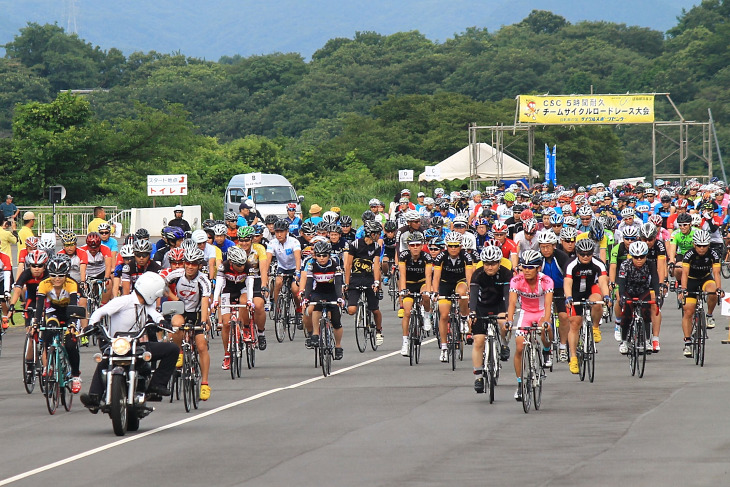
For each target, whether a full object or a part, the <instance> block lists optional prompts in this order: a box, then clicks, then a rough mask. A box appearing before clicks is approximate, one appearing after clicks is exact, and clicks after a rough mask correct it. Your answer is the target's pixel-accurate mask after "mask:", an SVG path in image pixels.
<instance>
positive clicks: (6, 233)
mask: <svg viewBox="0 0 730 487" xmlns="http://www.w3.org/2000/svg"><path fill="white" fill-rule="evenodd" d="M16 228H17V227H16V224H15V220H5V221H3V224H2V228H0V252H2V253H3V254H7V255H8V256H10V255H13V254H12V248H11V245H15V244H16V243H18V232H17V230H16Z"/></svg>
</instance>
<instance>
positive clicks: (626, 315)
mask: <svg viewBox="0 0 730 487" xmlns="http://www.w3.org/2000/svg"><path fill="white" fill-rule="evenodd" d="M650 225H651V224H650ZM648 254H649V246H648V245H646V242H633V243H632V244H631V245H630V246H629V255H630V256H631V259H627V260H625V261H624V262H623V263H622V264H621V268H620V269H619V273H618V294H619V296H620V300H619V302H620V307H621V310H622V313H621V314H622V319H621V344H620V345H619V348H618V350H619V352H620V353H622V354H626V353H628V345H627V343H626V338H627V336H628V333H629V325H630V323H631V312H632V310H631V308H632V306H633V305H632V304H631V298H638V299H640V300H642V301H649V300H653V299H655V298H656V296H657V293H658V292H659V283H660V281H659V275H658V274H657V269H656V264H655V263H654V262H652V261H649V260H648V259H647V255H648ZM651 309H652V306H651V305H648V304H645V305H642V306H641V311H642V315H643V317H644V328H645V333H646V335H645V336H646V337H647V338H646V344H644V343H639V344H638V349H639V351H642V352H643V351H644V350H646V351H647V352H648V351H651V350H652V341H651V338H650V337H651V330H650V324H651V322H652V320H651V317H650V314H651ZM645 345H646V348H645Z"/></svg>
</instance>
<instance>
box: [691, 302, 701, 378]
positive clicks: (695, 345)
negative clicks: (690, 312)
mask: <svg viewBox="0 0 730 487" xmlns="http://www.w3.org/2000/svg"><path fill="white" fill-rule="evenodd" d="M701 314H702V310H701V309H697V310H695V314H694V316H693V317H692V358H693V359H694V361H695V365H699V363H700V340H699V329H700V315H701Z"/></svg>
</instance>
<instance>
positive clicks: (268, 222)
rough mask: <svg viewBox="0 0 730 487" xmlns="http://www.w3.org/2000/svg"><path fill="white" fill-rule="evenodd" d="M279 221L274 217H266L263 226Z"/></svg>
mask: <svg viewBox="0 0 730 487" xmlns="http://www.w3.org/2000/svg"><path fill="white" fill-rule="evenodd" d="M278 220H279V217H278V216H276V215H266V218H264V224H265V225H273V224H274V223H276V222H277V221H278Z"/></svg>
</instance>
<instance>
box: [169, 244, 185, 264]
mask: <svg viewBox="0 0 730 487" xmlns="http://www.w3.org/2000/svg"><path fill="white" fill-rule="evenodd" d="M167 259H168V260H169V261H170V262H172V261H183V260H184V259H185V249H184V248H182V247H175V248H174V249H170V251H169V252H168V253H167Z"/></svg>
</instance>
